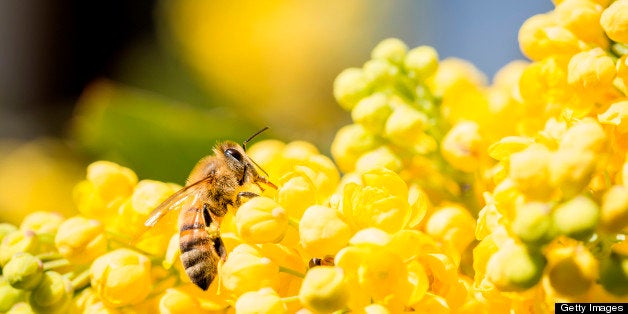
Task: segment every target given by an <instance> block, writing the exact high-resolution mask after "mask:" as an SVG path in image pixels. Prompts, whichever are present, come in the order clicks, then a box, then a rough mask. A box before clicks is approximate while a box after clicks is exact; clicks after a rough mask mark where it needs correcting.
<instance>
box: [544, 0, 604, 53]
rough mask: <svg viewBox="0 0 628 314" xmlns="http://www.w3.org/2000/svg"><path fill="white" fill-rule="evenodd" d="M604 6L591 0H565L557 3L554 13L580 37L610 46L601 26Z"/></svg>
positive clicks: (559, 20)
mask: <svg viewBox="0 0 628 314" xmlns="http://www.w3.org/2000/svg"><path fill="white" fill-rule="evenodd" d="M601 14H602V6H600V5H599V4H597V3H595V2H594V1H590V0H565V1H562V2H561V3H559V4H557V5H556V9H555V10H554V15H555V17H556V20H557V21H558V23H559V24H561V25H563V26H565V27H566V28H567V29H569V30H570V31H571V32H572V33H573V34H574V35H576V36H577V37H578V38H580V39H582V40H584V41H586V42H590V43H595V44H597V45H598V46H601V47H602V48H605V49H606V48H607V47H608V40H607V39H606V38H604V37H605V36H604V30H603V29H602V27H601V26H600V15H601Z"/></svg>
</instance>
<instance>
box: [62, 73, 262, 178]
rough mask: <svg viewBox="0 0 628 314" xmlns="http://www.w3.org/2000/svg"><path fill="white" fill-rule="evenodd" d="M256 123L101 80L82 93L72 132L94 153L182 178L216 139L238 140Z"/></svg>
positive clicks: (148, 172) (143, 174)
mask: <svg viewBox="0 0 628 314" xmlns="http://www.w3.org/2000/svg"><path fill="white" fill-rule="evenodd" d="M259 128H260V126H254V125H253V124H252V123H251V122H250V121H248V120H246V119H244V118H243V117H241V116H239V115H238V114H237V113H236V112H235V111H233V110H232V109H230V108H225V107H220V108H211V109H207V108H197V107H192V106H189V105H186V104H183V103H180V102H176V101H173V100H171V99H167V98H165V97H162V96H160V95H157V94H154V93H151V92H147V91H144V90H140V89H134V88H131V87H127V86H122V85H120V84H116V83H114V82H111V81H107V80H101V81H96V82H94V83H92V84H91V85H90V86H89V87H88V88H87V89H86V90H85V91H84V93H83V95H82V96H81V99H80V100H79V102H78V105H77V111H76V116H75V118H74V120H73V122H72V125H71V137H72V138H73V139H74V140H76V141H77V142H78V144H79V146H80V147H81V148H82V149H84V150H85V151H86V153H87V154H88V155H90V156H91V157H92V158H93V159H106V160H110V161H114V162H118V163H120V164H122V165H125V166H128V167H131V168H132V169H133V170H135V171H136V172H137V174H138V176H139V177H140V178H143V179H156V180H162V181H172V182H176V183H179V184H182V183H184V182H185V179H186V177H187V175H188V174H189V171H190V170H191V169H192V167H193V166H194V165H195V164H196V162H197V161H198V160H199V159H200V158H202V157H203V156H206V155H208V154H211V153H212V152H211V149H212V147H213V146H214V145H215V144H216V142H218V141H222V140H233V141H236V142H241V141H242V140H244V139H245V138H247V137H248V136H249V135H250V134H252V133H254V132H255V131H257V130H258V129H259ZM266 136H267V135H266Z"/></svg>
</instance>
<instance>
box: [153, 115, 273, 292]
mask: <svg viewBox="0 0 628 314" xmlns="http://www.w3.org/2000/svg"><path fill="white" fill-rule="evenodd" d="M267 129H268V127H265V128H263V129H261V130H260V131H258V132H257V133H255V134H253V135H252V136H251V137H249V138H248V139H247V140H245V141H244V142H243V143H242V145H239V144H237V143H235V142H231V141H226V142H223V143H218V144H216V146H214V149H213V152H214V155H209V156H206V157H204V158H202V159H201V160H200V161H199V162H198V163H197V164H196V166H195V167H194V169H192V172H191V173H190V175H189V177H188V179H187V181H186V186H185V187H184V188H182V189H181V190H179V191H177V192H176V193H174V194H173V195H172V196H170V197H169V198H167V199H166V200H165V201H163V202H162V203H161V204H160V205H159V206H157V208H155V210H153V212H152V213H151V214H150V216H149V217H148V219H147V220H146V222H144V225H145V226H146V227H153V226H154V225H155V224H156V223H157V222H158V221H159V220H160V219H161V218H162V217H164V216H165V215H166V214H167V213H169V212H170V211H172V210H176V209H178V208H181V211H180V212H179V221H178V224H179V249H180V250H181V262H182V263H183V267H184V268H185V272H186V273H187V275H188V277H190V280H191V281H192V282H193V283H194V284H196V285H197V286H198V287H199V288H201V289H203V290H207V288H209V285H210V284H211V283H212V281H213V280H214V278H215V277H216V275H217V273H218V264H219V262H220V261H221V260H222V261H225V259H226V257H227V252H226V250H225V246H224V243H223V242H222V239H221V238H220V222H221V220H222V218H223V217H224V216H225V214H226V213H227V211H228V207H229V206H235V207H238V206H239V205H240V204H241V201H242V198H243V197H246V198H251V197H256V196H258V195H257V194H255V193H253V192H248V191H240V192H238V191H239V187H241V186H243V185H244V184H245V183H253V184H255V185H257V186H258V187H259V188H260V189H261V190H262V191H263V190H264V189H263V188H262V186H261V185H260V184H264V185H266V186H269V187H271V188H274V189H276V188H277V187H276V186H275V185H274V184H273V183H271V182H270V181H268V179H266V177H264V176H261V175H260V174H259V173H258V172H257V170H256V169H255V166H257V164H256V163H255V162H254V161H253V160H252V159H251V158H250V157H249V156H247V154H246V144H247V143H248V142H249V141H250V140H252V139H253V138H254V137H255V136H257V135H259V134H260V133H262V132H264V131H266V130H267ZM260 170H262V169H261V168H260ZM262 171H263V170H262ZM182 204H183V205H182ZM179 205H182V206H179Z"/></svg>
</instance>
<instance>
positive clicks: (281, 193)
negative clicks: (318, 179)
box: [277, 171, 317, 219]
mask: <svg viewBox="0 0 628 314" xmlns="http://www.w3.org/2000/svg"><path fill="white" fill-rule="evenodd" d="M316 192H317V191H316V187H315V186H314V182H312V180H311V179H310V178H309V177H308V176H306V175H304V174H302V173H300V172H299V171H293V172H290V173H288V174H286V175H284V176H283V177H282V178H281V181H279V190H278V191H277V203H279V204H280V205H281V206H282V207H283V208H285V209H286V212H287V214H288V216H289V217H291V218H293V219H301V216H303V212H305V209H306V208H308V207H310V206H312V205H314V204H316V199H317V195H316V194H317V193H316Z"/></svg>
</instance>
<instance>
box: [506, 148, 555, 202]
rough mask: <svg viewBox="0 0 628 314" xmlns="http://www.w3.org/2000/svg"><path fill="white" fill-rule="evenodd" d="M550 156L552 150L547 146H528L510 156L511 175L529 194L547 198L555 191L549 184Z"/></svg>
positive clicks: (534, 196)
mask: <svg viewBox="0 0 628 314" xmlns="http://www.w3.org/2000/svg"><path fill="white" fill-rule="evenodd" d="M550 157H551V154H550V151H549V150H548V149H547V148H546V147H545V146H542V145H538V144H537V145H531V146H528V148H526V149H525V150H523V151H520V152H517V153H514V154H512V155H511V156H510V164H509V166H510V173H509V177H510V178H511V179H512V180H513V181H514V183H515V184H516V186H517V188H518V189H519V190H521V191H522V192H523V193H525V194H527V195H528V196H530V197H533V198H546V197H548V196H549V195H551V193H552V192H553V190H552V188H551V187H550V186H549V160H550Z"/></svg>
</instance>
